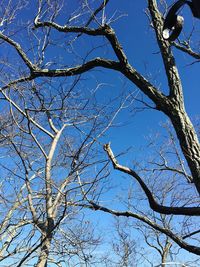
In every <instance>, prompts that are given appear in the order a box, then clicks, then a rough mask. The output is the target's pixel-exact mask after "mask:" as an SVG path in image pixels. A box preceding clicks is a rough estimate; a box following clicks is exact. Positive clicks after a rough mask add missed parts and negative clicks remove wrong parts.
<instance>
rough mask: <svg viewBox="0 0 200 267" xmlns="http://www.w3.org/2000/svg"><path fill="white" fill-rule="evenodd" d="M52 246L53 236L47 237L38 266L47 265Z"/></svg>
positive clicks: (44, 266) (43, 266) (45, 266)
mask: <svg viewBox="0 0 200 267" xmlns="http://www.w3.org/2000/svg"><path fill="white" fill-rule="evenodd" d="M50 247H51V238H47V239H46V240H45V241H44V242H43V243H42V246H41V251H40V256H39V259H38V262H37V265H36V267H47V260H48V256H49V251H50Z"/></svg>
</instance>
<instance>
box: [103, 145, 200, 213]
mask: <svg viewBox="0 0 200 267" xmlns="http://www.w3.org/2000/svg"><path fill="white" fill-rule="evenodd" d="M104 150H105V151H106V153H107V155H108V157H109V159H110V160H111V162H112V164H113V168H114V169H116V170H119V171H121V172H123V173H126V174H128V175H130V176H132V177H133V178H134V179H135V180H136V181H137V182H138V183H139V184H140V186H141V188H142V190H143V192H144V193H145V195H146V197H147V199H148V202H149V205H150V207H151V209H152V210H154V211H156V212H159V213H161V214H170V215H187V216H188V215H189V216H199V215H200V207H169V206H163V205H160V204H158V203H157V201H156V199H155V197H154V196H153V194H152V193H151V191H150V190H149V188H148V186H147V185H146V184H145V182H144V181H143V179H142V178H141V177H140V176H139V175H138V174H137V173H136V172H135V171H134V170H132V169H130V168H128V167H126V166H123V165H120V164H119V163H118V162H117V160H116V158H115V156H114V154H113V152H112V150H111V147H110V144H106V145H104Z"/></svg>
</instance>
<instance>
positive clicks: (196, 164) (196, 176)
mask: <svg viewBox="0 0 200 267" xmlns="http://www.w3.org/2000/svg"><path fill="white" fill-rule="evenodd" d="M163 111H164V112H165V113H166V114H167V115H168V117H169V118H170V120H171V122H172V124H173V126H174V129H175V131H176V134H177V137H178V140H179V143H180V146H181V150H182V152H183V154H184V156H185V159H186V161H187V164H188V166H189V168H190V171H191V174H192V177H193V182H194V184H195V186H196V189H197V191H198V192H199V194H200V144H199V140H198V137H197V134H196V132H195V129H194V127H193V125H192V123H191V121H190V119H189V117H188V115H187V113H186V112H185V108H184V106H183V104H181V103H180V101H179V103H177V104H174V103H172V102H171V103H170V105H169V107H168V108H167V110H166V109H165V110H163Z"/></svg>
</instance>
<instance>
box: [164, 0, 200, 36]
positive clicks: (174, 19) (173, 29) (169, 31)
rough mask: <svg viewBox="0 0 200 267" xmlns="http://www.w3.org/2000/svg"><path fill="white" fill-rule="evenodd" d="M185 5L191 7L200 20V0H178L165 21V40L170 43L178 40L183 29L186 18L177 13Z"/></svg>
mask: <svg viewBox="0 0 200 267" xmlns="http://www.w3.org/2000/svg"><path fill="white" fill-rule="evenodd" d="M185 4H187V5H188V6H189V7H190V9H191V11H192V14H193V16H194V17H196V18H199V19H200V0H192V1H186V0H178V1H177V2H176V3H174V4H173V5H172V7H171V8H170V10H169V12H168V13H167V16H166V18H165V20H164V25H163V38H164V39H166V40H168V41H174V40H176V38H178V36H179V34H180V33H181V31H182V28H183V23H184V18H183V17H182V16H179V15H177V13H178V11H179V9H180V8H181V7H182V6H183V5H185Z"/></svg>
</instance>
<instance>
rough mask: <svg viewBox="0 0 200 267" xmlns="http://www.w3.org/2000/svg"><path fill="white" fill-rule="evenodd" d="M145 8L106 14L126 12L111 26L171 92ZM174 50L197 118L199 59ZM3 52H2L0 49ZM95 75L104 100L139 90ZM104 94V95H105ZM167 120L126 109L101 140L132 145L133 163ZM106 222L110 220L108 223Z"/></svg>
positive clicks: (134, 60)
mask: <svg viewBox="0 0 200 267" xmlns="http://www.w3.org/2000/svg"><path fill="white" fill-rule="evenodd" d="M33 2H34V1H33ZM69 2H73V1H69ZM167 2H168V3H169V4H171V3H172V1H167ZM33 4H34V3H33ZM77 4H78V1H74V6H75V5H77ZM74 6H73V5H72V6H69V8H70V9H72V10H73V9H74ZM33 8H34V7H33ZM146 8H147V1H146V0H138V1H136V0H131V1H130V0H110V3H109V4H108V7H107V8H106V17H107V19H109V18H110V17H111V16H112V15H113V13H114V12H115V11H116V12H117V13H118V14H119V15H120V14H124V15H125V16H124V17H122V18H120V19H118V20H117V21H116V22H115V23H114V24H112V26H113V28H114V29H115V31H116V33H117V36H118V39H119V41H120V43H121V44H122V46H123V48H124V51H125V52H126V54H127V56H128V60H129V62H130V63H131V64H132V65H133V66H134V68H136V69H137V70H138V71H140V72H141V73H142V74H143V75H144V76H145V77H147V78H148V77H149V79H150V80H151V82H152V83H154V84H155V85H157V86H159V88H160V90H162V91H163V92H168V88H167V81H166V77H165V72H164V68H163V65H162V61H161V56H160V54H159V49H158V46H157V44H156V40H155V35H154V32H153V30H152V29H151V28H150V26H149V21H148V19H147V16H146V14H145V10H146ZM67 11H69V10H67ZM183 12H184V14H185V24H186V26H185V28H184V29H185V30H186V32H187V31H189V30H190V29H191V27H192V23H193V22H194V23H195V26H196V32H195V34H196V36H197V40H198V42H199V40H200V34H199V33H200V20H199V21H197V20H194V19H192V17H191V13H190V12H189V11H188V10H186V9H184V11H183ZM30 14H33V16H34V13H33V12H31V9H29V10H28V12H27V16H29V15H30ZM61 20H63V21H64V17H62V18H61ZM181 38H182V36H181ZM19 40H20V38H19ZM81 42H83V43H82V44H81V46H80V47H78V48H79V50H80V51H79V52H80V54H81V53H83V51H84V45H83V44H85V45H87V44H90V45H91V46H92V45H95V44H96V41H93V40H92V39H91V38H88V39H86V40H84V41H81ZM87 42H88V43H87ZM173 50H174V53H175V55H176V58H177V65H178V67H179V72H180V75H181V78H182V82H183V90H184V95H185V104H186V110H187V111H188V114H189V115H190V117H191V119H195V117H196V116H199V115H200V114H199V111H200V109H199V99H200V88H199V84H200V75H199V66H200V64H199V63H196V64H192V65H191V63H192V62H194V59H192V58H191V57H189V56H187V55H184V54H183V53H181V52H179V51H177V50H176V49H175V48H173ZM0 53H2V52H1V51H0ZM56 53H58V50H56V51H53V54H54V55H56ZM93 55H95V56H100V57H101V56H102V54H101V53H99V55H98V52H96V53H95V54H93ZM108 55H109V56H110V57H112V54H111V53H109V52H108ZM91 57H92V56H91ZM66 64H67V60H66ZM94 75H96V77H97V79H98V81H99V82H104V83H106V84H108V85H105V86H103V87H102V89H101V90H100V96H99V99H100V100H103V98H105V99H106V97H111V96H112V97H114V96H117V94H118V93H119V92H120V91H121V90H122V87H123V85H124V83H126V86H125V87H126V90H129V91H131V90H133V91H137V88H136V87H135V86H134V85H133V84H130V83H129V82H127V81H126V79H125V78H123V77H122V76H121V75H119V73H117V72H113V71H107V70H101V72H99V73H98V72H94ZM94 84H95V82H94V81H90V82H88V84H87V86H88V87H90V88H92V86H94ZM102 94H103V95H104V96H102ZM166 120H167V118H166V117H165V116H163V115H162V114H161V113H159V112H158V111H153V110H147V111H144V112H140V113H137V114H136V116H132V114H131V113H130V110H125V111H124V112H123V113H121V114H120V116H119V118H118V119H117V121H116V122H123V123H124V124H125V125H124V126H123V127H119V128H117V130H116V128H115V129H113V130H110V131H109V132H108V135H106V136H105V137H104V139H103V140H102V141H103V142H108V141H111V143H112V148H113V150H114V151H115V152H116V154H117V153H120V152H122V151H124V150H126V149H127V148H128V147H133V148H134V149H133V150H131V151H130V153H128V154H127V155H126V156H125V157H123V158H122V162H125V163H127V164H131V161H132V159H133V158H135V157H136V156H137V152H136V151H137V150H139V149H140V147H141V146H143V145H144V144H145V143H146V142H147V139H146V137H147V136H148V135H149V133H156V132H158V131H160V132H161V133H162V131H163V130H162V129H161V127H160V123H161V122H165V121H166ZM127 121H128V123H127ZM113 178H114V179H116V178H117V179H119V181H120V179H121V178H120V176H116V173H115V175H114V174H113ZM121 181H122V180H121ZM123 181H124V180H123ZM109 198H110V202H112V195H110V196H109ZM108 202H109V200H108ZM91 217H92V218H93V219H94V218H99V219H100V218H102V216H101V214H100V213H94V214H92V215H91ZM103 218H106V219H105V220H103V221H102V222H101V223H100V225H102V226H103V227H105V228H106V226H107V225H108V224H110V223H111V220H110V219H111V216H105V217H103ZM105 223H106V224H107V225H106V226H105ZM140 267H144V266H140Z"/></svg>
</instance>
